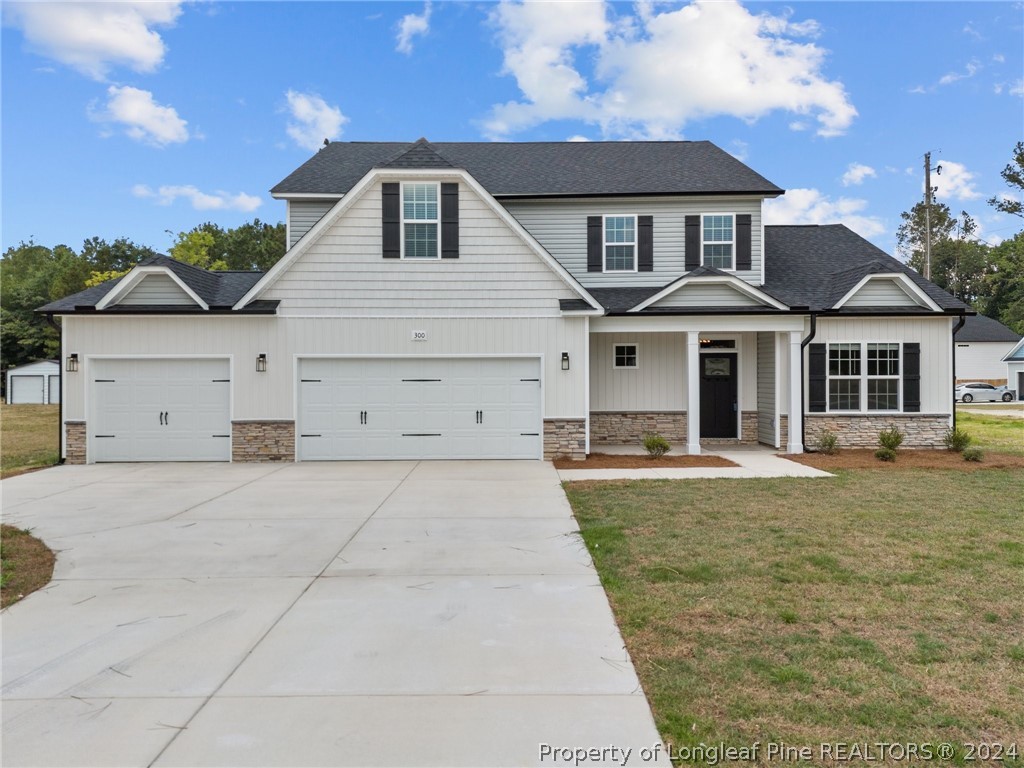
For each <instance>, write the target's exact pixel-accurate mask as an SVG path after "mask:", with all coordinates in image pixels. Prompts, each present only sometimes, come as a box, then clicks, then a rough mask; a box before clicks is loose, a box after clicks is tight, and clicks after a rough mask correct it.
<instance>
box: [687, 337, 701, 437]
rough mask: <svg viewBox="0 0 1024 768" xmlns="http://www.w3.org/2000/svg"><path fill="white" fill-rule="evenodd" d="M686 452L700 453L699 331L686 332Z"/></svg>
mask: <svg viewBox="0 0 1024 768" xmlns="http://www.w3.org/2000/svg"><path fill="white" fill-rule="evenodd" d="M686 452H687V453H688V454H690V455H691V456H699V455H700V332H699V331H687V332H686Z"/></svg>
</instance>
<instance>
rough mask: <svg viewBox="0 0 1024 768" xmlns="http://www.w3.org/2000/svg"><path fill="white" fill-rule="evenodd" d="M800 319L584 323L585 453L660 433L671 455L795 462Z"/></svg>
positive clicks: (625, 318) (782, 315) (648, 318)
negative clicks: (735, 452) (773, 456)
mask: <svg viewBox="0 0 1024 768" xmlns="http://www.w3.org/2000/svg"><path fill="white" fill-rule="evenodd" d="M805 319H806V318H805V316H804V315H799V314H795V313H788V312H777V313H770V314H753V313H749V314H739V313H737V314H724V313H723V314H719V315H713V314H704V315H663V316H657V315H651V314H646V313H645V314H642V315H639V314H638V315H613V316H606V317H601V318H594V319H592V320H591V321H590V346H589V353H590V354H589V360H588V395H589V407H588V412H589V419H588V423H587V452H588V453H590V452H594V451H599V450H602V446H611V445H636V444H638V443H639V442H640V441H641V440H642V438H643V435H644V434H647V433H652V432H654V433H658V434H660V435H662V436H663V437H665V438H666V439H667V440H668V441H669V442H670V443H672V444H673V446H674V447H675V450H676V452H679V453H684V452H685V453H687V454H690V455H698V454H700V453H701V452H702V451H705V450H707V448H708V447H709V446H715V447H716V448H718V447H720V446H723V445H724V446H728V445H736V446H743V445H751V446H753V445H764V446H767V447H769V448H772V449H775V450H778V451H780V452H785V453H802V452H803V444H802V440H801V435H802V432H803V429H802V416H803V406H802V388H801V386H800V381H801V359H802V352H801V343H802V341H803V339H804V338H805V335H806V331H805Z"/></svg>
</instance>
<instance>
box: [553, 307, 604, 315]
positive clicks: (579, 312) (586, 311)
mask: <svg viewBox="0 0 1024 768" xmlns="http://www.w3.org/2000/svg"><path fill="white" fill-rule="evenodd" d="M604 314H605V311H604V310H603V309H575V310H573V309H569V310H562V317H604Z"/></svg>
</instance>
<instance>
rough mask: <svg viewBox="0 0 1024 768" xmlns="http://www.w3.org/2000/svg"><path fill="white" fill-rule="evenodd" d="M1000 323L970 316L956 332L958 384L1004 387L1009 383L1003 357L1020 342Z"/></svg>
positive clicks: (986, 318)
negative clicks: (978, 382)
mask: <svg viewBox="0 0 1024 768" xmlns="http://www.w3.org/2000/svg"><path fill="white" fill-rule="evenodd" d="M1020 338H1021V337H1020V334H1018V333H1014V332H1013V331H1011V330H1010V329H1009V328H1007V327H1006V326H1005V325H1003V324H1002V323H1000V322H999V321H998V320H993V319H992V318H991V317H985V316H984V315H975V316H974V317H968V318H967V322H965V323H964V327H963V328H961V329H960V330H959V331H957V333H956V381H957V383H958V384H959V383H961V382H964V381H982V382H985V383H987V384H995V385H996V386H1001V385H1003V384H1006V383H1007V380H1006V363H1004V362H1003V358H1005V357H1006V355H1008V354H1009V353H1010V350H1012V349H1013V348H1014V347H1015V346H1016V345H1017V342H1018V341H1020Z"/></svg>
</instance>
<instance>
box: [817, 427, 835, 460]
mask: <svg viewBox="0 0 1024 768" xmlns="http://www.w3.org/2000/svg"><path fill="white" fill-rule="evenodd" d="M814 447H815V448H817V449H818V452H819V453H824V454H827V455H828V456H831V455H832V454H834V453H836V452H837V451H838V450H839V436H838V435H837V434H836V433H835V432H833V431H832V430H831V429H826V430H824V431H823V432H822V433H821V436H820V437H819V438H818V442H817V443H815V446H814Z"/></svg>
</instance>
